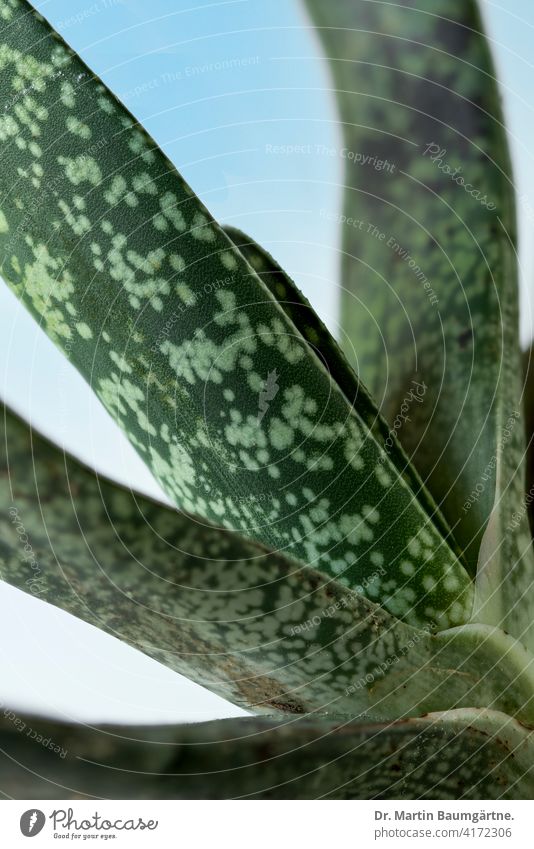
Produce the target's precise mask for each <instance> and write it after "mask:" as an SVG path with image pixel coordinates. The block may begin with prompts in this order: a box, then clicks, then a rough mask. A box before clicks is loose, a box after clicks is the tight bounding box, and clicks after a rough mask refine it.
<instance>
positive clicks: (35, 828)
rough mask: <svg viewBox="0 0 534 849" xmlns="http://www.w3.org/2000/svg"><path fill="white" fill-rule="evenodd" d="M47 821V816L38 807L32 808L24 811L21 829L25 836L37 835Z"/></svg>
mask: <svg viewBox="0 0 534 849" xmlns="http://www.w3.org/2000/svg"><path fill="white" fill-rule="evenodd" d="M45 822H46V817H45V815H44V814H43V812H42V811H40V810H39V809H38V808H30V810H29V811H24V813H23V814H22V816H21V818H20V830H21V831H22V833H23V835H24V837H35V835H36V834H39V832H40V831H42V829H43V826H44V824H45Z"/></svg>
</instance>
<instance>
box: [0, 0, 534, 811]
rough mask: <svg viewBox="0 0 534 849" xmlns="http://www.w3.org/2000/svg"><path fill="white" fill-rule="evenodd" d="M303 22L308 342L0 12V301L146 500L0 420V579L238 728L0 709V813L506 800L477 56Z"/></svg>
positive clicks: (521, 563)
mask: <svg viewBox="0 0 534 849" xmlns="http://www.w3.org/2000/svg"><path fill="white" fill-rule="evenodd" d="M307 7H308V11H309V13H310V15H311V16H312V19H313V21H314V23H315V25H316V26H317V28H318V33H319V35H320V37H321V40H322V44H323V47H324V51H325V54H326V56H327V57H328V59H329V62H330V66H331V75H332V81H333V88H334V90H335V92H336V94H337V97H338V103H339V110H340V118H341V123H342V126H343V131H344V135H345V142H344V144H345V148H344V158H345V159H346V163H347V169H346V178H345V182H346V190H345V198H344V209H343V213H342V214H340V216H339V220H340V225H342V226H341V229H342V232H343V236H342V239H343V261H342V268H341V281H342V292H343V295H342V328H343V343H342V346H341V347H340V346H339V345H338V343H337V342H336V341H335V340H334V339H333V338H332V336H331V335H330V333H329V331H328V330H327V329H326V327H325V325H324V324H323V323H322V321H321V319H320V318H319V317H318V316H317V315H316V314H315V312H314V311H313V309H312V307H311V306H310V304H309V303H308V301H307V300H306V299H305V298H304V296H303V295H302V294H301V293H300V291H299V290H298V288H297V287H296V285H295V284H294V282H293V281H292V280H291V279H290V278H289V277H288V275H287V274H286V273H285V272H284V271H283V269H282V268H281V267H280V266H279V265H278V264H277V262H276V260H275V259H274V258H273V257H272V256H270V255H269V254H268V253H267V252H266V251H265V250H263V249H262V248H261V247H260V246H259V245H257V244H255V243H254V242H253V240H251V239H250V238H249V237H247V236H246V235H244V234H243V233H241V232H239V231H236V230H234V229H231V228H223V227H221V226H219V224H218V223H217V222H216V221H214V220H213V218H212V217H211V215H210V213H209V212H208V210H207V209H206V208H205V207H204V205H203V204H202V203H201V201H200V200H199V198H198V197H197V196H196V195H195V193H194V191H193V190H192V189H191V188H190V187H189V186H188V185H187V184H186V182H185V181H184V180H183V179H182V177H181V176H180V174H179V173H178V172H177V171H176V169H175V167H174V166H173V164H172V163H171V162H170V161H169V160H168V159H167V158H166V157H165V156H164V154H163V153H162V152H161V150H160V149H159V148H158V146H157V145H156V143H155V142H154V141H153V140H152V139H151V138H150V137H149V135H148V134H147V133H146V132H145V131H144V129H143V128H142V127H141V126H140V125H139V123H138V122H137V121H136V119H135V118H134V117H133V116H132V115H131V114H130V113H129V112H128V111H127V110H126V109H125V108H124V106H123V105H122V104H121V103H120V102H119V101H118V100H117V98H116V97H115V96H114V95H113V94H112V93H111V92H110V91H109V90H108V89H107V88H106V86H105V85H104V84H103V83H102V82H101V81H100V80H98V79H97V78H95V76H94V75H93V74H92V72H91V71H90V70H89V68H88V67H87V66H86V65H85V64H84V63H83V62H82V61H81V59H80V58H79V57H78V56H77V55H76V54H75V53H74V52H73V51H72V50H71V49H70V48H69V47H68V46H67V45H66V44H65V42H64V41H63V40H62V39H61V38H60V37H59V36H58V35H57V34H56V33H55V32H54V31H53V30H52V29H51V27H50V26H49V24H48V23H47V22H46V20H45V19H44V18H43V17H42V16H41V15H40V14H39V13H37V12H36V11H35V10H34V9H33V7H32V6H31V4H30V3H28V2H25V0H0V98H1V102H2V104H3V108H2V112H1V114H0V141H1V156H2V169H1V172H0V255H1V256H2V268H1V272H2V277H3V278H4V280H5V281H6V283H7V284H8V285H9V286H10V288H11V289H12V290H13V292H14V293H15V294H16V295H17V296H18V297H19V298H20V299H21V301H22V302H23V303H24V304H25V305H26V306H27V308H28V309H29V311H30V312H31V313H32V315H33V316H34V318H35V319H36V321H38V322H39V324H40V326H41V327H42V329H43V330H44V331H45V333H46V334H48V336H49V337H50V338H51V339H52V340H53V341H54V342H55V343H56V345H57V346H58V347H59V348H60V350H61V351H63V353H64V354H65V356H66V357H68V359H69V360H70V362H71V363H73V364H74V366H75V367H76V368H77V369H78V371H79V372H80V373H81V374H82V375H83V377H84V378H85V379H86V380H87V382H88V383H89V385H90V386H91V388H92V389H93V390H94V392H95V393H96V394H97V396H98V398H99V399H100V401H101V402H102V404H103V405H104V407H105V408H106V409H107V410H108V411H109V413H110V414H111V415H112V416H113V417H114V418H115V420H116V422H117V424H118V425H119V427H120V428H122V430H123V431H124V433H125V434H126V436H127V437H128V439H129V440H130V442H131V443H132V445H133V446H134V448H135V449H136V450H137V452H138V453H139V455H140V457H141V458H142V459H143V461H144V462H145V463H146V465H147V466H148V468H149V469H150V471H151V472H152V474H153V475H154V477H155V478H156V480H157V481H158V482H159V484H160V485H161V487H162V489H163V490H164V492H165V493H166V494H167V496H168V497H169V498H170V499H171V502H172V503H173V504H174V505H175V507H174V508H172V507H169V506H165V505H164V504H162V503H158V502H156V501H153V500H150V499H149V498H146V497H144V496H141V495H140V494H138V493H135V492H132V491H130V490H129V489H127V488H124V487H121V486H119V485H118V484H116V483H113V482H112V481H109V480H103V479H102V478H101V477H100V476H98V475H97V474H96V473H95V472H94V471H92V470H91V469H89V468H87V467H86V466H84V465H82V464H81V463H80V462H79V461H77V460H76V459H75V458H73V457H69V456H65V454H64V452H63V451H61V450H60V449H59V448H58V447H56V446H54V445H53V444H51V443H50V442H48V441H47V440H45V439H44V438H43V437H42V436H40V435H39V434H37V433H35V432H34V431H32V430H31V429H30V427H29V426H28V425H27V424H26V423H25V422H23V421H22V420H21V419H19V418H18V417H17V416H16V415H15V414H14V413H13V412H12V411H11V410H9V409H8V408H7V407H4V415H3V428H4V432H3V434H2V439H1V442H0V452H1V462H2V480H3V483H2V487H1V489H0V498H1V506H2V511H1V514H0V515H1V521H2V529H1V536H0V545H1V550H0V564H1V569H0V571H1V577H2V578H3V580H5V581H7V582H9V583H11V584H13V585H14V586H16V587H19V588H20V589H22V590H24V591H26V592H32V591H34V590H35V586H36V583H35V582H38V587H39V590H38V593H35V594H38V595H39V597H40V598H42V599H44V600H45V601H47V602H49V603H51V604H54V605H57V606H58V607H60V608H62V609H63V610H65V611H68V612H69V613H72V614H74V615H75V616H77V617H80V618H81V619H84V620H86V621H87V622H90V623H91V624H92V625H95V626H97V627H98V628H101V629H103V630H104V631H107V632H108V633H110V634H112V635H114V636H115V637H118V638H119V639H121V640H123V641H125V642H127V643H128V644H130V645H131V646H134V647H135V648H137V649H139V650H140V651H141V652H144V653H146V654H147V655H149V656H151V657H153V658H155V659H157V660H158V661H159V662H161V663H163V664H166V665H167V666H169V667H170V668H171V669H173V670H175V671H176V672H180V673H182V674H184V675H186V676H187V677H188V678H190V679H192V680H193V681H196V682H198V683H200V684H202V685H203V686H204V687H207V688H209V689H210V690H212V691H214V692H216V693H218V694H220V695H222V696H224V697H225V698H227V699H229V700H230V701H232V702H233V703H235V704H237V705H241V706H243V707H245V708H247V709H248V710H249V711H250V712H251V713H253V714H258V715H257V716H251V717H249V718H243V719H239V720H227V721H220V722H215V723H212V722H210V723H201V724H199V725H192V726H183V727H172V726H162V727H138V728H130V727H126V726H120V727H111V726H103V727H100V728H97V729H87V728H85V727H82V726H76V725H73V724H66V723H61V722H55V721H51V720H47V719H44V718H39V717H20V716H16V721H15V720H14V718H13V717H14V716H15V714H13V716H10V715H9V714H8V713H7V712H6V711H4V718H3V719H2V722H1V726H0V745H1V747H2V749H3V751H4V753H5V755H4V757H3V758H2V760H1V762H0V763H1V767H0V770H1V774H2V775H1V777H2V782H1V786H2V787H3V788H4V790H5V789H6V787H7V788H8V789H9V794H10V795H11V796H19V797H21V798H31V797H38V798H54V797H58V798H64V797H68V796H69V795H75V796H76V797H78V798H79V797H81V796H83V795H90V796H95V795H98V796H110V797H114V796H115V797H118V798H127V797H138V798H189V797H192V796H197V797H198V796H200V797H204V798H206V797H210V798H211V797H236V796H239V797H241V796H247V797H250V796H254V797H258V796H259V797H262V798H268V797H282V798H283V797H287V798H301V797H338V798H426V799H428V798H430V799H432V798H438V799H445V798H451V799H466V798H467V799H469V798H492V799H494V798H532V792H533V790H534V766H533V764H534V737H533V734H532V731H531V730H530V729H531V728H532V726H533V724H534V668H533V651H534V625H533V623H534V591H533V583H532V582H533V577H534V572H533V565H534V559H533V552H532V537H531V533H530V530H529V517H528V506H529V505H530V502H531V501H532V500H534V499H530V500H529V499H528V498H526V493H527V491H530V490H529V484H530V481H527V479H526V475H525V468H526V462H525V454H526V447H527V441H528V440H527V439H525V425H524V422H523V419H524V416H523V406H524V399H523V394H524V381H523V379H522V366H521V352H520V347H519V341H518V327H517V322H518V317H517V312H518V308H517V300H518V299H517V279H516V278H517V273H516V271H517V260H516V253H515V250H516V247H515V246H516V233H515V220H514V194H513V184H512V178H511V170H510V164H509V158H508V152H507V143H506V135H505V130H504V127H503V121H502V116H501V111H500V106H499V98H498V93H497V87H496V83H495V75H494V70H493V65H492V61H491V57H490V54H489V50H488V46H487V44H486V41H485V38H484V35H483V33H482V27H481V23H480V19H479V16H478V11H477V8H476V5H475V3H474V2H471V0H431V2H427V3H425V4H424V10H422V9H420V8H418V4H417V3H416V0H402V2H398V3H396V4H395V5H391V4H382V3H367V2H365V3H360V2H356V0H336V2H333V3H321V2H320V0H307ZM366 387H367V388H366ZM531 409H532V408H531ZM527 435H528V438H529V439H530V433H529V434H527ZM24 543H25V544H26V545H29V546H30V548H29V550H30V551H31V554H32V556H31V557H28V549H27V548H25V544H24ZM32 558H33V559H34V561H35V562H38V563H39V569H38V573H39V574H36V570H35V569H34V568H33V566H34V565H35V562H32ZM20 723H23V724H24V727H26V728H31V729H32V730H33V732H34V733H32V734H31V735H29V736H28V735H21V734H20V733H19V730H20V729H19V728H18V725H20ZM37 738H39V741H40V743H41V745H35V742H34V741H35V739H37ZM162 744H164V745H162ZM110 766H112V767H114V769H113V770H110V769H109V767H110Z"/></svg>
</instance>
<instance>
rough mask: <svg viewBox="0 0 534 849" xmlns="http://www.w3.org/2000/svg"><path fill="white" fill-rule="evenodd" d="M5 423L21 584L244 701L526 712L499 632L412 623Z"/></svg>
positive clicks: (0, 445)
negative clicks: (434, 629) (438, 629)
mask: <svg viewBox="0 0 534 849" xmlns="http://www.w3.org/2000/svg"><path fill="white" fill-rule="evenodd" d="M3 421H4V427H3V429H2V432H0V479H1V486H0V576H1V577H2V578H3V579H4V580H6V581H8V582H9V583H11V584H13V585H14V586H16V587H18V588H19V589H21V590H24V591H25V592H27V593H32V594H33V595H35V596H36V597H37V598H40V599H43V600H44V601H48V602H50V603H52V604H54V605H56V606H58V607H61V608H63V610H66V611H68V612H69V613H72V614H74V615H75V616H78V617H79V618H81V619H84V620H85V621H87V622H89V623H90V624H92V625H95V626H97V627H99V628H102V629H103V630H105V631H107V632H108V633H110V634H112V635H114V636H115V637H118V638H119V639H121V640H124V641H125V642H127V643H129V644H130V645H132V646H133V647H135V648H137V649H140V650H141V651H143V652H145V653H146V654H148V655H149V656H150V657H153V658H155V659H156V660H159V661H160V662H162V663H164V664H166V665H167V666H169V667H170V668H171V669H174V670H176V671H177V672H180V673H182V674H184V675H186V676H187V677H188V678H191V679H192V680H194V681H196V682H198V683H199V684H202V685H204V686H206V687H208V688H209V689H210V690H213V691H214V692H216V693H218V694H219V695H221V696H223V697H225V698H228V699H230V701H232V702H234V703H237V704H240V705H242V706H243V707H246V708H249V709H251V710H254V711H258V712H263V713H265V712H271V713H272V712H273V710H278V711H282V712H293V713H303V712H310V711H315V712H317V711H326V710H328V711H335V712H342V713H346V714H350V715H351V716H356V715H360V716H361V715H365V716H367V717H372V718H374V719H392V718H398V717H401V716H408V715H413V714H420V713H424V712H426V711H435V710H443V709H447V708H451V707H460V706H463V707H469V706H474V705H475V706H477V707H494V708H496V709H499V710H501V711H504V712H507V713H508V714H510V715H517V716H518V717H521V718H522V719H523V720H524V721H531V722H533V723H534V668H533V665H534V662H533V661H532V659H531V658H529V657H528V656H527V655H526V653H524V652H522V651H521V649H520V648H519V647H518V646H517V644H516V645H514V644H513V641H512V640H511V639H510V638H508V637H506V636H505V635H504V634H502V633H501V632H498V631H492V630H491V629H489V628H487V627H477V626H465V627H464V628H456V629H453V630H452V631H448V632H445V633H442V634H438V635H436V636H430V635H429V634H428V633H426V632H425V631H418V630H415V629H413V628H411V627H409V626H407V625H406V624H404V623H403V622H400V621H399V620H397V619H395V617H393V616H391V615H390V614H388V613H387V612H386V611H385V610H383V609H381V608H380V607H378V606H377V605H375V604H373V603H372V602H371V601H368V600H367V599H366V598H365V597H363V596H362V595H358V594H356V593H355V592H353V591H352V590H350V589H348V588H346V587H344V586H343V585H341V584H340V583H339V582H338V581H336V580H333V579H327V578H326V577H325V576H323V575H321V574H320V573H319V572H317V571H316V570H315V569H312V568H310V567H303V566H301V565H300V564H297V563H295V562H294V561H291V560H290V559H288V558H286V557H284V556H283V555H282V554H280V553H273V552H269V551H268V550H267V549H265V548H264V547H263V546H260V545H258V544H256V543H253V542H251V541H249V540H246V539H244V538H242V537H240V536H239V535H237V534H235V533H230V532H228V531H225V530H222V529H218V528H215V527H213V526H212V525H210V524H209V523H207V522H205V521H203V520H201V519H199V518H198V517H195V516H188V515H186V514H179V513H177V512H175V511H174V510H172V509H170V508H168V507H165V506H163V505H161V504H158V503H156V502H154V501H152V500H150V499H147V498H144V497H142V496H140V495H138V494H136V493H132V492H130V491H128V490H127V489H124V488H122V487H120V486H117V485H116V484H113V483H111V482H110V481H107V480H106V479H103V478H99V477H98V476H96V475H95V474H94V473H93V472H91V471H90V470H89V469H87V468H86V467H85V466H82V465H81V464H80V463H78V462H77V461H76V460H74V459H73V458H72V457H69V456H68V455H65V454H63V452H61V451H60V450H59V449H58V448H56V447H55V446H53V445H51V444H50V443H49V442H48V441H46V440H44V439H43V438H42V437H40V436H39V435H38V434H37V433H35V432H32V431H30V430H29V429H28V428H27V426H26V425H25V424H24V423H23V422H22V421H21V420H20V419H18V418H17V417H15V416H13V414H11V413H10V412H9V411H8V410H7V409H5V410H4V415H3ZM376 575H377V577H379V576H380V570H379V569H377V571H376ZM362 589H363V587H362Z"/></svg>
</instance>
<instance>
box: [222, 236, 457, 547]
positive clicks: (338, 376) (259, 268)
mask: <svg viewBox="0 0 534 849" xmlns="http://www.w3.org/2000/svg"><path fill="white" fill-rule="evenodd" d="M224 231H225V233H226V234H227V235H228V236H229V237H230V238H231V239H232V241H233V242H234V244H235V245H236V246H237V247H238V248H239V250H240V251H241V253H242V254H243V255H244V256H245V257H246V258H247V260H248V262H249V263H250V265H251V266H252V267H253V269H254V270H255V271H256V273H257V274H258V276H259V277H260V278H261V279H262V280H263V282H264V283H265V285H266V286H267V288H268V289H269V291H270V292H271V293H272V294H273V296H274V297H275V298H276V299H277V300H278V303H279V304H280V306H281V307H282V308H283V309H284V311H285V312H286V313H287V314H288V316H289V318H290V319H291V321H292V322H293V324H294V325H295V327H297V328H298V329H299V331H300V332H301V333H302V334H303V336H304V337H305V338H306V339H307V340H308V343H309V344H310V345H311V346H312V347H313V349H314V350H315V351H316V353H317V356H318V357H319V359H320V360H321V361H322V362H323V363H324V365H325V367H326V368H327V370H328V372H329V374H330V375H331V377H332V378H333V379H334V380H335V381H336V383H337V384H338V386H339V387H340V388H341V390H342V391H343V393H344V395H345V397H346V398H347V400H348V401H349V402H350V403H351V404H355V405H356V406H357V408H358V412H359V414H360V416H361V417H362V418H363V419H364V421H365V424H366V425H367V427H368V428H369V430H370V431H371V432H372V434H373V436H374V437H375V439H376V441H377V442H378V444H379V445H381V446H382V448H383V449H384V451H385V452H386V453H387V454H388V456H389V458H390V459H391V461H392V463H394V465H395V466H396V467H397V469H398V470H399V472H400V473H401V474H402V476H403V478H404V480H405V481H406V483H407V484H408V486H409V487H410V488H411V489H412V491H413V492H414V493H416V494H417V498H418V500H419V501H420V502H421V503H422V504H424V505H425V507H426V510H427V512H428V514H429V515H430V516H431V517H432V519H433V520H434V522H435V524H436V527H437V528H438V530H439V532H440V533H441V535H442V536H443V537H445V538H446V539H447V541H448V543H449V545H450V546H451V548H453V549H454V550H455V553H456V555H457V556H458V557H460V558H461V557H462V552H461V550H460V548H459V547H458V546H457V545H456V542H455V540H454V537H453V536H452V534H451V531H450V528H449V527H448V525H447V523H446V522H445V520H444V518H443V516H442V514H441V512H440V511H439V509H438V508H437V506H436V504H435V502H434V500H433V498H432V496H431V495H430V493H429V492H428V490H427V489H426V488H425V487H424V485H423V483H422V481H421V478H420V477H419V475H418V474H417V471H416V469H415V467H414V466H413V465H412V464H411V463H410V461H409V459H408V458H407V456H406V454H405V453H404V451H403V449H402V447H401V445H400V443H399V441H398V439H397V434H396V431H395V430H394V429H392V428H390V427H389V425H388V424H387V423H386V421H385V419H384V418H383V417H382V416H381V415H380V413H379V412H378V410H377V409H376V405H375V403H374V401H373V400H372V398H371V397H370V396H369V394H368V392H367V390H366V388H365V386H364V385H363V384H362V383H360V381H359V380H358V377H357V376H356V372H355V371H354V369H353V368H352V367H351V366H350V365H349V363H348V361H347V359H346V357H345V355H344V353H343V351H342V350H341V349H340V347H339V345H338V343H337V342H336V340H335V339H334V337H333V336H332V335H331V334H330V332H329V331H328V329H327V327H326V325H325V324H324V322H323V321H321V319H320V318H319V316H318V315H317V313H316V312H315V311H314V309H313V307H312V306H311V304H310V302H309V301H308V299H307V298H306V297H305V296H304V295H303V294H302V292H301V291H300V290H299V289H298V288H297V286H296V285H295V283H294V282H293V280H291V278H290V277H289V276H288V275H287V274H286V273H285V271H284V270H283V269H282V268H281V266H280V265H279V264H278V263H277V262H276V260H275V259H274V257H272V256H271V255H270V254H269V253H268V252H267V251H266V250H265V249H264V248H262V247H261V246H260V245H258V243H257V242H254V241H253V240H252V239H251V238H250V237H249V236H247V235H246V234H245V233H243V232H242V231H241V230H238V229H236V228H235V227H225V228H224ZM424 393H425V387H424V386H422V385H417V386H416V385H414V386H413V387H412V392H411V401H412V403H414V404H420V403H422V399H423V397H424Z"/></svg>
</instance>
